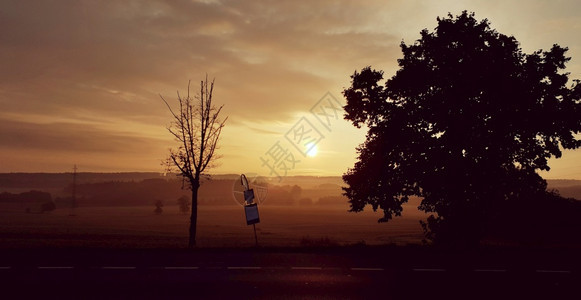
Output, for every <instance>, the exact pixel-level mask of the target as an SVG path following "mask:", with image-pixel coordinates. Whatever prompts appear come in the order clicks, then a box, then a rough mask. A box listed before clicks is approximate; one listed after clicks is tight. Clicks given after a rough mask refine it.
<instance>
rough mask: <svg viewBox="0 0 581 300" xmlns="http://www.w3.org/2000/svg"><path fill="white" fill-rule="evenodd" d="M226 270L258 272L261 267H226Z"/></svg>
mask: <svg viewBox="0 0 581 300" xmlns="http://www.w3.org/2000/svg"><path fill="white" fill-rule="evenodd" d="M226 269H228V270H260V269H262V268H261V267H227V268H226Z"/></svg>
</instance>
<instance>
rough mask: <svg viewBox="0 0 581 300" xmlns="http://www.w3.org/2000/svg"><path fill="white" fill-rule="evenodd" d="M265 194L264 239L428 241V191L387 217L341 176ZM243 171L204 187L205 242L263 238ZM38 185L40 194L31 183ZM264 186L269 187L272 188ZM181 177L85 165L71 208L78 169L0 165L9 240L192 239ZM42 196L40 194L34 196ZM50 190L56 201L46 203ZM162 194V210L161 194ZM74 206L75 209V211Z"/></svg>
mask: <svg viewBox="0 0 581 300" xmlns="http://www.w3.org/2000/svg"><path fill="white" fill-rule="evenodd" d="M249 179H250V181H251V187H254V188H255V190H256V191H257V195H258V196H259V197H262V199H257V202H258V203H259V214H260V223H259V224H257V226H256V228H257V237H258V241H259V245H261V246H293V247H296V246H336V245H355V244H367V245H380V244H398V245H406V244H421V243H422V239H423V232H422V228H421V226H420V223H419V221H420V220H423V219H425V218H426V216H427V215H426V214H425V213H423V212H421V211H418V210H417V207H418V205H419V203H420V199H419V198H412V199H410V201H409V202H408V203H407V204H405V205H404V211H403V216H402V217H396V218H394V219H393V220H391V221H389V222H388V223H381V224H378V223H377V220H378V218H380V217H381V212H377V213H374V212H373V211H372V210H371V208H370V207H368V208H367V209H366V210H365V211H364V212H361V213H351V212H348V209H349V205H348V202H347V199H346V198H345V197H344V196H342V191H341V186H342V185H343V183H342V181H341V178H340V177H309V176H298V177H288V178H284V180H283V181H282V182H278V181H277V180H275V179H268V178H255V177H250V178H249ZM548 183H549V189H558V190H559V191H560V192H561V194H562V195H563V196H565V197H577V198H581V197H579V195H581V181H577V180H549V181H548ZM240 188H241V185H240V179H239V177H238V175H218V176H214V177H213V178H212V179H211V180H206V181H204V182H203V184H202V187H201V189H200V205H199V217H198V240H199V242H198V243H199V246H200V247H251V246H254V235H253V231H252V226H247V225H246V219H245V215H244V210H243V207H242V206H241V204H240V202H241V201H240V200H239V199H237V197H240V196H241V193H240V191H241V189H240ZM31 190H33V191H38V192H34V193H31V192H30V191H31ZM265 190H267V192H266V193H265ZM187 195H189V190H187V189H182V182H181V180H179V179H176V178H175V177H173V176H162V175H160V174H157V173H110V174H107V173H101V174H98V173H79V174H77V184H76V185H75V196H76V202H77V205H78V206H77V207H76V208H74V209H73V208H72V206H71V204H72V174H0V200H1V201H0V215H1V217H0V247H1V248H21V247H130V248H142V247H147V248H149V247H154V248H166V247H172V248H173V247H185V245H186V241H187V237H188V224H189V213H188V212H183V211H180V207H179V205H178V198H180V197H183V196H186V197H188V196H187ZM35 197H36V198H35ZM42 199H45V200H46V199H49V200H50V201H52V202H53V203H55V206H56V207H55V209H54V210H47V211H43V209H42V207H43V203H42V201H45V200H42ZM157 201H161V203H162V204H163V206H162V207H161V212H160V213H156V212H155V209H156V206H155V203H156V202H157ZM71 215H74V216H71Z"/></svg>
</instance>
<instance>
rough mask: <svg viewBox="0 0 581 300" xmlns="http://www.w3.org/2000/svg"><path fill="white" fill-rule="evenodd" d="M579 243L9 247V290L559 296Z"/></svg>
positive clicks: (208, 295) (126, 295)
mask: <svg viewBox="0 0 581 300" xmlns="http://www.w3.org/2000/svg"><path fill="white" fill-rule="evenodd" d="M575 252H576V251H557V250H535V251H531V250H526V251H525V250H522V249H520V250H502V251H497V250H494V251H493V250H486V251H470V252H460V251H458V252H448V251H427V250H424V249H421V248H417V249H416V248H406V247H399V248H397V247H392V248H390V247H387V248H385V247H378V248H372V247H361V248H349V249H310V250H305V249H295V250H293V249H198V250H194V251H187V250H111V249H90V250H82V249H81V250H79V249H76V250H66V249H61V250H56V249H53V250H46V249H44V250H42V249H36V250H19V251H15V250H3V251H1V250H0V288H1V291H2V293H0V298H2V299H36V298H42V299H412V298H425V297H433V296H436V295H437V296H440V297H438V298H446V299H490V298H493V299H511V298H512V299H514V298H515V297H516V298H523V297H533V298H535V299H539V298H541V299H543V298H544V299H559V298H568V297H570V296H571V294H573V293H576V294H578V293H579V292H578V291H577V289H578V287H579V286H581V281H580V278H581V276H580V274H581V273H580V270H581V269H580V262H579V259H577V255H576V254H575ZM2 295H6V296H9V297H2Z"/></svg>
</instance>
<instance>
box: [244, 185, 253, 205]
mask: <svg viewBox="0 0 581 300" xmlns="http://www.w3.org/2000/svg"><path fill="white" fill-rule="evenodd" d="M244 201H246V204H251V203H252V202H254V190H253V189H249V190H244Z"/></svg>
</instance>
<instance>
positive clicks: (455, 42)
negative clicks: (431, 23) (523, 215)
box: [343, 11, 581, 245]
mask: <svg viewBox="0 0 581 300" xmlns="http://www.w3.org/2000/svg"><path fill="white" fill-rule="evenodd" d="M437 21H438V26H437V27H436V28H435V30H434V31H433V32H430V31H428V30H427V29H424V30H422V31H421V38H420V39H419V40H417V41H416V42H414V43H413V44H412V45H406V44H405V43H404V42H402V43H401V49H402V52H403V58H401V59H399V60H398V64H399V66H400V69H399V70H398V71H397V72H396V74H395V75H394V76H393V77H392V78H391V79H389V80H387V81H386V82H385V84H384V85H382V84H381V83H380V82H381V81H382V80H383V71H377V70H373V69H371V67H366V68H364V69H363V70H361V72H355V73H354V74H353V75H352V76H351V79H352V81H351V87H349V88H347V89H345V90H344V91H343V94H344V96H345V98H346V99H347V104H346V105H345V107H344V109H345V112H346V113H345V119H347V120H350V121H351V122H352V123H353V125H354V126H356V127H358V128H359V127H361V126H362V125H365V126H366V127H367V128H368V132H367V138H366V141H365V142H364V143H363V144H362V145H360V146H359V147H358V148H357V151H358V154H359V156H358V161H357V162H356V163H355V166H354V167H353V168H351V169H349V170H348V171H347V172H346V173H345V174H344V175H343V180H344V181H345V182H346V183H347V184H348V187H345V188H343V190H344V194H345V195H346V196H347V197H348V198H349V203H350V206H351V209H350V211H353V212H358V211H362V210H363V208H364V207H365V206H366V205H368V204H369V205H371V206H372V208H373V210H375V211H376V210H377V209H381V210H383V212H384V216H383V217H382V218H381V219H380V220H379V221H380V222H386V221H388V220H390V219H391V218H392V217H393V216H394V215H395V216H400V215H401V212H402V204H403V203H405V202H407V201H408V198H409V197H410V196H420V197H423V200H422V202H421V204H420V206H419V207H418V208H419V209H420V210H422V211H425V212H427V213H430V216H429V217H428V219H427V221H425V222H424V221H422V222H421V223H422V226H423V228H424V232H425V235H426V238H428V239H430V240H432V241H433V242H436V243H446V244H450V243H452V244H461V245H474V244H475V243H477V242H478V241H479V240H480V238H481V237H482V234H483V232H484V226H485V224H486V223H487V222H490V221H491V220H493V219H494V217H495V216H496V215H498V214H499V212H500V211H501V210H502V207H503V205H505V204H508V203H510V204H514V203H517V202H518V203H522V205H527V199H533V198H537V197H544V196H546V182H545V181H544V180H543V179H542V178H541V177H540V176H539V175H538V174H537V172H536V171H537V170H549V166H548V164H547V160H548V159H549V158H550V157H557V158H558V157H560V156H561V147H562V148H565V149H575V148H578V147H579V146H580V145H581V141H580V140H579V139H577V138H576V137H575V136H574V134H576V133H579V132H580V130H581V121H580V120H581V118H579V116H580V115H579V113H580V112H581V104H580V101H579V100H580V98H581V97H580V96H581V85H580V84H579V80H575V81H574V82H573V83H572V84H568V83H567V82H568V75H569V74H568V73H563V72H562V70H563V69H564V68H565V63H566V62H567V61H569V59H570V58H568V57H566V56H565V53H566V51H567V48H563V47H560V46H559V45H556V44H555V45H553V47H552V48H551V50H549V51H541V50H539V51H536V52H533V53H531V54H525V53H523V52H522V50H521V48H520V47H519V43H518V42H517V40H516V39H515V38H514V37H512V36H506V35H503V34H500V33H498V32H497V31H495V30H493V29H491V28H490V24H489V22H488V20H486V19H485V20H482V21H477V20H476V19H475V18H474V13H468V12H466V11H464V12H462V14H461V15H459V16H456V17H454V16H452V15H451V14H448V16H447V17H446V18H438V19H437ZM568 86H569V87H568Z"/></svg>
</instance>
